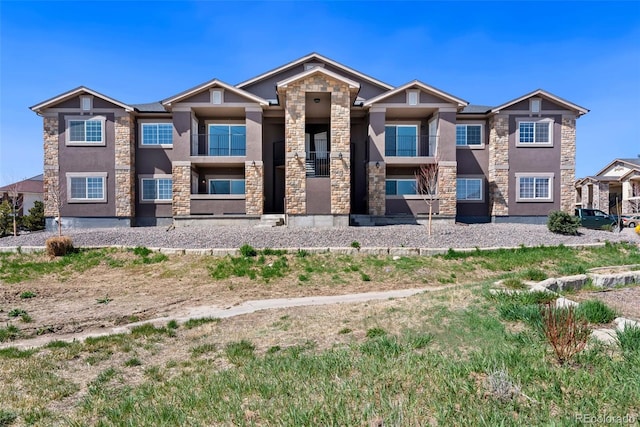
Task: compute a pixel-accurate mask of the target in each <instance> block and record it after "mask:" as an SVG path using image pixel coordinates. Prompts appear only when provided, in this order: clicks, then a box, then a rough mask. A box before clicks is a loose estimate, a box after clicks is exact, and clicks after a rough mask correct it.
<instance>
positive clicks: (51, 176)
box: [43, 115, 66, 217]
mask: <svg viewBox="0 0 640 427" xmlns="http://www.w3.org/2000/svg"><path fill="white" fill-rule="evenodd" d="M43 122H44V138H43V140H44V182H43V184H44V216H45V217H55V216H57V215H58V214H59V212H58V207H57V206H56V200H55V199H56V197H61V198H62V200H61V201H66V196H63V194H62V193H63V190H62V183H61V182H60V177H59V173H60V164H59V161H58V141H59V135H58V117H57V115H56V116H54V117H44V119H43ZM60 215H62V214H60Z"/></svg>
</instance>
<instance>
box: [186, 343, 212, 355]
mask: <svg viewBox="0 0 640 427" xmlns="http://www.w3.org/2000/svg"><path fill="white" fill-rule="evenodd" d="M216 350H217V348H216V345H215V344H212V343H205V344H200V345H197V346H195V347H192V348H191V357H198V356H202V355H203V354H207V353H214V352H215V351H216Z"/></svg>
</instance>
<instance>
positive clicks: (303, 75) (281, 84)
mask: <svg viewBox="0 0 640 427" xmlns="http://www.w3.org/2000/svg"><path fill="white" fill-rule="evenodd" d="M313 74H324V75H325V76H327V77H330V78H332V79H335V80H338V81H341V82H343V83H345V84H347V85H348V86H349V89H360V83H358V82H356V81H353V80H351V79H349V78H347V77H345V76H341V75H340V74H338V73H334V72H333V71H329V70H325V69H324V68H322V67H313V68H311V69H309V70H307V71H303V72H302V73H300V74H296V75H295V76H291V77H289V78H287V79H285V80H282V81H279V82H278V83H276V87H277V88H278V89H280V88H286V87H287V85H289V84H291V83H293V82H296V81H298V80H302V79H304V78H306V77H309V76H311V75H313Z"/></svg>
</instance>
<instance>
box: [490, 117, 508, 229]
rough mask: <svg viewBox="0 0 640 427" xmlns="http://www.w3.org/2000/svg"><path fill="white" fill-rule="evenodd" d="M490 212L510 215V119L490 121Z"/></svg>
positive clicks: (494, 118) (497, 118) (492, 214)
mask: <svg viewBox="0 0 640 427" xmlns="http://www.w3.org/2000/svg"><path fill="white" fill-rule="evenodd" d="M489 210H490V212H489V213H490V215H491V216H492V217H495V216H507V215H509V117H508V116H499V115H498V116H493V117H491V118H490V119H489Z"/></svg>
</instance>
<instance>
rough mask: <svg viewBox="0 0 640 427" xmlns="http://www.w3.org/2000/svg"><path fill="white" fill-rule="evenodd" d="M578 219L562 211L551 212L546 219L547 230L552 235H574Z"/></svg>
mask: <svg viewBox="0 0 640 427" xmlns="http://www.w3.org/2000/svg"><path fill="white" fill-rule="evenodd" d="M578 227H580V219H579V218H577V217H575V216H573V215H570V214H568V213H567V212H563V211H553V212H551V213H550V214H549V217H548V219H547V228H548V229H549V231H551V232H552V233H558V234H568V235H574V236H575V235H576V234H578Z"/></svg>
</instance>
